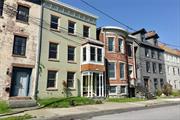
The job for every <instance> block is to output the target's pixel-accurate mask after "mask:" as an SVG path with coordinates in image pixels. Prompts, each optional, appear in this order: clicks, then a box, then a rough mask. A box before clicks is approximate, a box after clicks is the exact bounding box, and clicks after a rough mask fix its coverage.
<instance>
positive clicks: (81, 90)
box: [81, 73, 83, 97]
mask: <svg viewBox="0 0 180 120" xmlns="http://www.w3.org/2000/svg"><path fill="white" fill-rule="evenodd" d="M81 97H83V73H82V74H81Z"/></svg>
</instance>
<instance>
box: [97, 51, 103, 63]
mask: <svg viewBox="0 0 180 120" xmlns="http://www.w3.org/2000/svg"><path fill="white" fill-rule="evenodd" d="M97 61H98V62H102V49H101V48H97Z"/></svg>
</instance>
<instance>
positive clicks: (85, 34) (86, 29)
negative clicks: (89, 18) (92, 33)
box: [83, 25, 89, 37]
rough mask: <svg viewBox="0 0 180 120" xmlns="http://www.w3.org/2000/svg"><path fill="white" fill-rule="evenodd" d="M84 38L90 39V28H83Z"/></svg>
mask: <svg viewBox="0 0 180 120" xmlns="http://www.w3.org/2000/svg"><path fill="white" fill-rule="evenodd" d="M83 37H89V27H88V26H85V25H84V26H83Z"/></svg>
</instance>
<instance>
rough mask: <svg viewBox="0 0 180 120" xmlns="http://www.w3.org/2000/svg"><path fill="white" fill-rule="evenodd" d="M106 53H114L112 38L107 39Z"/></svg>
mask: <svg viewBox="0 0 180 120" xmlns="http://www.w3.org/2000/svg"><path fill="white" fill-rule="evenodd" d="M108 51H111V52H112V51H114V38H113V37H108Z"/></svg>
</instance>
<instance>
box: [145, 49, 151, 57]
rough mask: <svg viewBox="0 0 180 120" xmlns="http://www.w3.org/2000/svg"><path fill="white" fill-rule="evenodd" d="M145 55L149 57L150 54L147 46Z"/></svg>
mask: <svg viewBox="0 0 180 120" xmlns="http://www.w3.org/2000/svg"><path fill="white" fill-rule="evenodd" d="M145 56H146V57H149V56H150V55H149V49H147V48H145Z"/></svg>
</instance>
